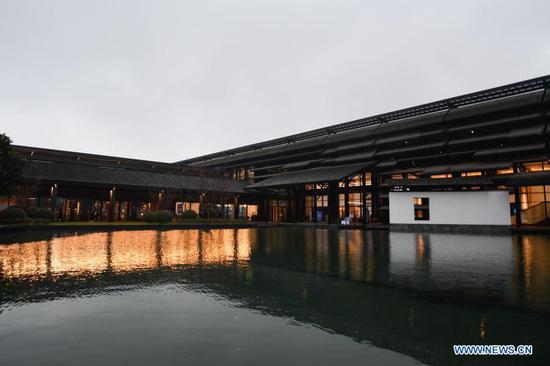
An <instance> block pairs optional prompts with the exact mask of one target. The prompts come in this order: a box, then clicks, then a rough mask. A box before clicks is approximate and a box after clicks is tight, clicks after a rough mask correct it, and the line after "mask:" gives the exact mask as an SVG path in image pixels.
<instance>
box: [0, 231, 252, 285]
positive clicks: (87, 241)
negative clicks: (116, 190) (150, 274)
mask: <svg viewBox="0 0 550 366" xmlns="http://www.w3.org/2000/svg"><path fill="white" fill-rule="evenodd" d="M250 245H251V241H250V231H249V230H215V231H208V232H205V231H199V230H173V231H154V230H149V231H115V232H107V233H91V234H90V233H87V234H81V235H71V236H57V237H53V238H50V239H48V240H42V241H34V242H28V243H16V244H8V245H1V246H0V275H2V276H3V277H4V278H19V277H41V276H52V275H53V276H55V275H60V274H68V275H75V276H80V275H89V274H94V273H100V272H105V271H113V272H124V271H134V270H140V269H152V268H158V267H163V266H179V265H199V264H205V265H207V264H223V263H227V262H232V261H246V260H248V259H249V257H250Z"/></svg>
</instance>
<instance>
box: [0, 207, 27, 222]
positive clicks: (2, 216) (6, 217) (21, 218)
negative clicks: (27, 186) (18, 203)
mask: <svg viewBox="0 0 550 366" xmlns="http://www.w3.org/2000/svg"><path fill="white" fill-rule="evenodd" d="M27 221H28V216H27V213H26V212H25V210H23V209H22V208H21V207H8V208H6V209H5V210H4V211H2V212H0V223H2V224H23V223H25V222H27Z"/></svg>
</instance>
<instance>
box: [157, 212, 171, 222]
mask: <svg viewBox="0 0 550 366" xmlns="http://www.w3.org/2000/svg"><path fill="white" fill-rule="evenodd" d="M172 217H173V214H172V211H168V210H162V211H157V212H155V221H156V222H159V223H161V224H165V223H167V222H170V221H172Z"/></svg>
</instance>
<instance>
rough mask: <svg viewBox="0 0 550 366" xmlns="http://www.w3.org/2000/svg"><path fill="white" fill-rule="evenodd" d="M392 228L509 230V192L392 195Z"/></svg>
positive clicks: (400, 193) (404, 193) (402, 193)
mask: <svg viewBox="0 0 550 366" xmlns="http://www.w3.org/2000/svg"><path fill="white" fill-rule="evenodd" d="M389 205H390V207H389V208H390V224H407V225H410V224H417V225H418V224H429V225H492V226H493V225H498V226H510V225H511V221H510V204H509V202H508V192H506V191H456V192H453V191H439V192H390V196H389Z"/></svg>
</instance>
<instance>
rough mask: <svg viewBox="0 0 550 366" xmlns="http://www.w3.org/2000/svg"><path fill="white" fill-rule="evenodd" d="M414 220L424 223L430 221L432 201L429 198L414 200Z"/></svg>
mask: <svg viewBox="0 0 550 366" xmlns="http://www.w3.org/2000/svg"><path fill="white" fill-rule="evenodd" d="M414 219H415V220H422V221H427V220H429V219H430V199H429V198H428V197H415V198H414Z"/></svg>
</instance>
